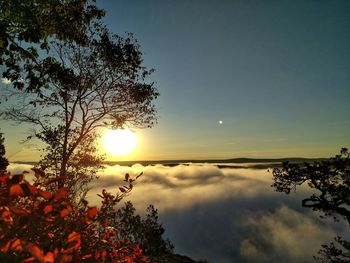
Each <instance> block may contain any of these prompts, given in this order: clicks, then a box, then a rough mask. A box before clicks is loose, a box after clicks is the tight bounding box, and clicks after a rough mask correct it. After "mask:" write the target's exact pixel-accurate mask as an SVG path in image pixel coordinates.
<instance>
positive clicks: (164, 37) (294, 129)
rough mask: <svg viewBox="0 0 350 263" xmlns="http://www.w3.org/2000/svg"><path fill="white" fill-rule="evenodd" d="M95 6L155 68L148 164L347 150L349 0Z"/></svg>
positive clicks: (349, 123)
mask: <svg viewBox="0 0 350 263" xmlns="http://www.w3.org/2000/svg"><path fill="white" fill-rule="evenodd" d="M101 5H102V6H103V7H104V8H105V9H106V11H107V16H106V20H105V21H106V22H107V24H108V25H109V27H110V28H111V29H112V30H113V31H115V32H118V33H123V32H133V33H134V35H135V37H136V38H137V39H138V40H139V42H140V44H141V46H142V49H143V51H144V53H145V56H144V57H145V64H146V65H148V66H150V67H153V68H155V69H156V72H155V74H154V75H153V79H154V80H155V81H156V82H157V86H158V88H159V91H160V93H161V96H160V98H159V99H158V102H157V104H158V109H159V124H158V125H157V126H156V127H155V128H153V129H151V130H148V131H140V133H141V135H142V134H143V135H144V136H145V137H146V139H147V141H148V143H145V146H146V147H147V151H149V152H151V153H149V156H150V158H156V159H157V157H163V158H181V157H182V156H183V157H185V158H189V157H194V158H196V157H200V158H202V157H203V158H211V157H213V158H215V157H231V156H232V157H234V156H292V155H294V156H296V155H299V156H300V155H303V156H330V155H332V154H334V153H336V152H337V151H338V150H339V147H341V146H349V142H350V136H349V134H350V120H349V113H350V104H349V103H348V102H349V98H350V74H349V73H350V49H349V46H350V16H349V13H350V2H349V1H224V0H222V1H213V0H211V1H204V0H200V1H199V0H197V1H193V0H191V1H181V0H180V1H163V0H162V1H157V0H148V1H102V2H101ZM219 120H222V121H223V123H222V124H221V125H220V124H219ZM146 139H145V140H146ZM152 152H153V153H152ZM152 155H154V156H152Z"/></svg>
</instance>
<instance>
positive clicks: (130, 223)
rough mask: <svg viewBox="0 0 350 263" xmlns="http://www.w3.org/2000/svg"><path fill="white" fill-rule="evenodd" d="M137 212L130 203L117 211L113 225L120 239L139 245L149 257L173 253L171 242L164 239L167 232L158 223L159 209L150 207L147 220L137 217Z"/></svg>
mask: <svg viewBox="0 0 350 263" xmlns="http://www.w3.org/2000/svg"><path fill="white" fill-rule="evenodd" d="M135 211H136V210H135V208H134V206H133V204H132V203H131V202H130V201H129V202H126V203H125V205H124V207H122V208H119V209H118V210H117V213H116V217H115V218H114V221H113V225H114V226H115V228H116V229H118V233H117V235H118V237H119V239H127V240H130V241H132V242H133V243H135V244H138V245H139V246H140V247H141V248H142V250H143V251H144V253H145V255H147V256H151V257H152V256H160V255H168V254H171V253H173V248H174V247H173V245H172V244H171V242H170V240H168V239H166V240H164V239H163V237H162V235H163V234H164V232H165V230H164V228H163V226H162V225H161V224H159V223H158V211H157V209H155V208H154V206H153V205H149V206H148V208H147V215H146V218H142V217H141V216H140V215H135Z"/></svg>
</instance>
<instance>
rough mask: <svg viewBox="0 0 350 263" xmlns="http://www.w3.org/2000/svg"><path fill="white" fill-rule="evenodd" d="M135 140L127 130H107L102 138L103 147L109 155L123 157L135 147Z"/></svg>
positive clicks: (132, 133) (134, 136)
mask: <svg viewBox="0 0 350 263" xmlns="http://www.w3.org/2000/svg"><path fill="white" fill-rule="evenodd" d="M136 143H137V139H136V135H135V133H134V132H132V131H130V130H129V129H118V130H108V131H107V132H106V133H105V134H104V136H103V145H104V149H105V150H106V152H107V153H108V154H110V155H117V156H125V155H128V154H130V153H131V152H132V151H133V150H134V149H135V147H136Z"/></svg>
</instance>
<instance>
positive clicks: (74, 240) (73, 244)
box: [62, 231, 81, 254]
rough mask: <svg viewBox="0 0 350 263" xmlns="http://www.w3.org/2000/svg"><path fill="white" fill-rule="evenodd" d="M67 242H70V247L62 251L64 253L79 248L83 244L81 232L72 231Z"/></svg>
mask: <svg viewBox="0 0 350 263" xmlns="http://www.w3.org/2000/svg"><path fill="white" fill-rule="evenodd" d="M66 244H68V248H67V249H66V250H63V251H62V253H63V254H68V253H71V252H73V251H74V250H77V249H79V248H80V244H81V241H80V234H79V233H77V232H75V231H74V232H72V233H70V234H69V236H68V239H67V241H66Z"/></svg>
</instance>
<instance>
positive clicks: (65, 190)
mask: <svg viewBox="0 0 350 263" xmlns="http://www.w3.org/2000/svg"><path fill="white" fill-rule="evenodd" d="M68 195H69V189H68V188H67V187H62V188H60V189H58V190H57V192H56V193H55V201H58V200H60V199H63V198H66V197H67V196H68Z"/></svg>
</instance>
